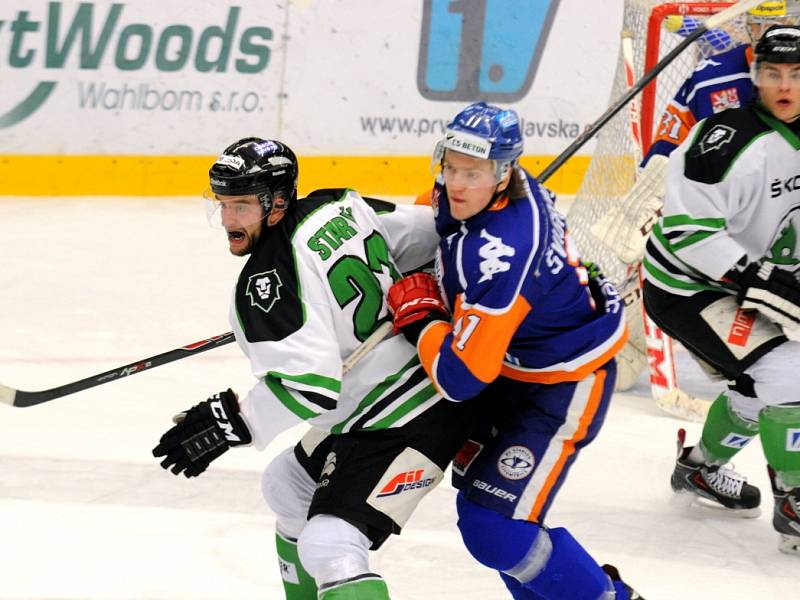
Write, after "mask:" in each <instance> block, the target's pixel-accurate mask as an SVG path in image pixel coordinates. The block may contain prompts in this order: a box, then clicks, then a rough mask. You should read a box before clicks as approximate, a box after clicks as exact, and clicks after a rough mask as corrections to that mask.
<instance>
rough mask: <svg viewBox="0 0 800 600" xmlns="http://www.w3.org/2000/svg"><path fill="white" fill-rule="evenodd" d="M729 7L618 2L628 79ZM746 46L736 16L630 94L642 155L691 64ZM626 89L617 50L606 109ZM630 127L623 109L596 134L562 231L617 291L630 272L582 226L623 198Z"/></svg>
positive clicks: (633, 151)
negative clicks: (629, 50) (629, 60)
mask: <svg viewBox="0 0 800 600" xmlns="http://www.w3.org/2000/svg"><path fill="white" fill-rule="evenodd" d="M730 5H731V2H659V1H658V0H626V2H625V11H624V19H623V26H622V30H623V31H627V32H629V35H630V36H631V38H632V43H633V63H634V81H638V80H639V79H640V78H641V77H642V76H643V75H644V73H645V72H646V70H647V71H649V70H650V69H651V68H652V67H653V66H654V65H655V64H656V63H657V62H658V61H659V60H661V58H663V57H664V56H665V55H666V54H667V53H669V52H670V51H671V50H672V49H673V48H674V47H675V46H676V45H678V44H679V43H680V42H681V41H682V39H683V38H684V37H685V36H686V35H688V34H690V33H691V32H692V31H694V30H695V29H696V28H697V26H698V25H699V24H700V23H701V22H702V19H703V18H705V17H707V16H708V15H709V14H713V13H715V12H718V11H719V10H722V9H724V8H726V7H728V6H730ZM748 41H749V39H748V37H747V34H746V28H745V24H744V18H743V17H740V18H738V19H736V20H734V21H732V22H730V23H728V24H726V25H724V26H723V30H722V31H720V30H716V31H714V30H711V31H709V32H708V33H706V34H705V35H704V36H703V37H702V38H700V40H698V41H697V42H696V43H694V44H692V45H691V46H689V47H688V48H686V49H685V50H684V51H683V52H682V53H681V54H680V55H678V57H677V58H676V59H675V60H674V61H673V62H672V63H671V64H670V65H669V66H668V67H666V68H665V69H664V70H663V71H662V72H661V73H660V74H659V76H658V77H657V78H656V79H655V80H654V81H653V82H651V83H650V84H649V85H648V86H647V87H646V88H645V89H644V90H643V92H642V93H640V94H638V95H637V96H636V98H635V99H634V102H635V103H636V112H637V113H638V116H639V123H640V129H641V138H642V145H643V147H644V151H645V152H646V150H647V148H649V146H650V142H651V140H652V139H653V137H654V135H655V133H656V130H657V127H658V124H659V123H658V122H659V117H660V115H661V113H662V112H663V110H664V108H665V107H666V105H667V103H668V102H669V101H670V100H671V99H672V97H673V96H674V95H675V93H676V92H677V91H678V88H679V87H680V85H681V84H682V83H683V81H684V80H685V79H686V78H687V77H688V76H689V75H690V74H691V72H692V70H693V69H694V68H695V67H696V66H697V63H698V62H699V61H700V60H702V59H703V58H705V57H708V56H711V55H713V54H714V53H718V52H722V51H725V50H728V49H729V48H732V47H734V46H736V45H739V44H741V43H746V42H748ZM627 90H628V87H627V83H626V79H625V67H624V62H623V58H622V48H621V46H620V52H619V56H618V60H617V68H616V72H615V74H614V83H613V86H612V90H611V99H610V102H609V106H611V104H613V103H614V102H615V101H616V100H617V99H618V98H620V97H621V96H622V95H623V94H625V93H626V92H627ZM631 129H632V128H631V111H630V110H628V109H627V107H626V108H623V109H622V110H621V111H620V112H619V113H617V115H615V116H614V118H613V119H611V120H610V121H609V122H608V123H607V124H606V125H605V127H603V129H601V130H600V133H599V134H598V140H597V145H596V146H595V151H594V153H593V155H592V160H591V162H590V164H589V168H588V170H587V172H586V176H585V177H584V180H583V182H582V183H581V186H580V189H579V190H578V193H577V194H576V196H575V200H574V201H573V203H572V205H571V207H570V209H569V211H568V213H567V220H568V223H569V227H570V232H571V234H572V236H573V238H574V239H575V241H576V243H577V244H578V247H579V248H580V251H581V256H582V257H583V259H584V260H588V261H592V262H595V263H597V264H599V265H600V267H601V268H602V269H603V271H604V272H605V274H606V275H607V276H608V277H609V278H610V279H611V280H612V281H613V282H614V283H615V284H617V286H618V287H619V289H621V290H625V289H629V287H630V286H631V285H632V284H633V282H634V281H635V279H636V277H637V273H636V270H635V269H634V268H631V267H630V266H629V265H626V264H625V263H623V262H622V261H620V260H619V259H618V258H617V257H616V256H615V255H614V254H613V252H611V251H610V250H609V249H608V248H607V247H606V246H605V245H604V244H602V243H601V242H600V241H599V240H598V239H597V238H595V237H594V236H593V235H592V233H591V232H590V228H591V226H592V224H593V223H595V222H596V221H598V220H599V219H600V218H601V217H602V216H603V215H604V214H606V213H607V212H608V211H609V209H610V208H611V207H612V206H613V205H614V203H616V202H619V201H620V200H622V199H623V198H624V197H625V196H626V195H627V193H628V192H629V191H630V189H631V187H632V186H633V184H634V182H635V180H636V176H637V172H638V163H639V160H640V158H641V154H642V150H641V149H640V148H638V146H637V144H635V143H634V141H633V136H632V134H631Z"/></svg>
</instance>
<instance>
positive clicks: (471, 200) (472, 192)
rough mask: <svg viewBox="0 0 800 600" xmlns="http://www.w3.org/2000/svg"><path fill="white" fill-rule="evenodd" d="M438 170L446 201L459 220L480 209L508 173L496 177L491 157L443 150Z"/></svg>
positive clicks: (505, 184)
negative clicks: (442, 181)
mask: <svg viewBox="0 0 800 600" xmlns="http://www.w3.org/2000/svg"><path fill="white" fill-rule="evenodd" d="M442 174H443V175H444V183H445V187H446V188H447V198H448V201H449V203H450V214H451V215H452V216H453V217H454V218H456V219H459V220H461V221H463V220H464V219H469V218H470V217H472V216H474V215H476V214H478V213H479V212H481V211H482V210H483V209H484V208H486V206H487V205H488V204H489V202H491V200H492V197H493V196H494V193H495V190H499V191H502V190H503V189H505V188H506V186H507V185H508V177H506V178H504V179H503V181H501V182H500V184H499V186H498V183H497V180H496V173H495V164H494V161H491V160H487V159H483V158H475V157H473V156H467V155H466V154H461V153H459V152H454V151H452V150H447V151H446V152H445V155H444V159H443V160H442Z"/></svg>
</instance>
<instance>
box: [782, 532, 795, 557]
mask: <svg viewBox="0 0 800 600" xmlns="http://www.w3.org/2000/svg"><path fill="white" fill-rule="evenodd" d="M779 535H780V537H779V538H778V550H780V551H781V552H783V553H784V554H794V555H796V556H800V537H797V536H796V535H786V534H785V533H781V534H779Z"/></svg>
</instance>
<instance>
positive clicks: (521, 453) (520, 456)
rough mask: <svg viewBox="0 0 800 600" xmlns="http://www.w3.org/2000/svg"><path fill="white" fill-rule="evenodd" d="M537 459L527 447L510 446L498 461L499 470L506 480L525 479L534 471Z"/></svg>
mask: <svg viewBox="0 0 800 600" xmlns="http://www.w3.org/2000/svg"><path fill="white" fill-rule="evenodd" d="M535 461H536V459H535V458H534V457H533V452H531V451H530V450H528V449H527V448H526V447H525V446H509V447H508V448H506V449H505V450H504V451H503V453H502V454H501V455H500V458H498V459H497V470H498V471H499V472H500V475H502V476H503V477H505V478H506V479H511V480H513V481H516V480H518V479H524V478H525V477H527V476H528V475H530V474H531V471H533V465H534V463H535Z"/></svg>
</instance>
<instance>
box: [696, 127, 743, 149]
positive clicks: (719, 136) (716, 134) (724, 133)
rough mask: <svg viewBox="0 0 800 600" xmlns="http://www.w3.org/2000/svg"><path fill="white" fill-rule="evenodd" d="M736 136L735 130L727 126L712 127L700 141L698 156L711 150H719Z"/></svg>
mask: <svg viewBox="0 0 800 600" xmlns="http://www.w3.org/2000/svg"><path fill="white" fill-rule="evenodd" d="M734 135H736V130H735V129H734V128H733V127H728V126H727V125H714V127H712V128H711V131H709V132H708V133H707V134H705V135H704V136H703V139H701V140H700V154H705V153H706V152H711V151H712V150H719V149H720V148H722V146H724V145H725V144H727V143H728V142H730V141H731V140H732V139H733V136H734Z"/></svg>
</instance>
